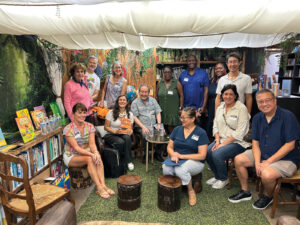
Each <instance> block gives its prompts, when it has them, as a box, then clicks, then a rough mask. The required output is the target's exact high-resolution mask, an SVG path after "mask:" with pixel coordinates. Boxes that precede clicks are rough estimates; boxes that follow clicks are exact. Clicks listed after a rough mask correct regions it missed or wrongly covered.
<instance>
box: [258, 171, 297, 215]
mask: <svg viewBox="0 0 300 225" xmlns="http://www.w3.org/2000/svg"><path fill="white" fill-rule="evenodd" d="M282 183H288V184H295V191H294V193H293V196H292V201H287V200H286V199H284V197H283V196H281V198H282V200H283V201H279V198H278V196H279V194H280V193H279V192H280V187H281V184H282ZM297 184H300V169H298V170H297V171H296V173H295V174H294V175H293V176H292V177H283V178H278V179H277V181H276V185H275V189H274V192H273V203H272V210H271V218H274V215H275V211H276V207H277V205H299V202H297V199H296V193H297ZM261 192H262V191H261Z"/></svg>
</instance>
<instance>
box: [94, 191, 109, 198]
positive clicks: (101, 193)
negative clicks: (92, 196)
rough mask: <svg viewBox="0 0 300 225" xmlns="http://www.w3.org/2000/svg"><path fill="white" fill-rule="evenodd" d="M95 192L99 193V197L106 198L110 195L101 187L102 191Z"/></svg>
mask: <svg viewBox="0 0 300 225" xmlns="http://www.w3.org/2000/svg"><path fill="white" fill-rule="evenodd" d="M96 194H97V195H99V196H100V197H101V198H104V199H107V198H109V197H110V195H109V194H108V193H107V192H106V191H105V190H103V189H102V191H101V192H100V191H96Z"/></svg>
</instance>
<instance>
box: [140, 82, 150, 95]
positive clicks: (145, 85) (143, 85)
mask: <svg viewBox="0 0 300 225" xmlns="http://www.w3.org/2000/svg"><path fill="white" fill-rule="evenodd" d="M142 87H147V88H148V92H149V93H150V87H149V85H148V84H141V85H140V87H139V91H140V90H141V88H142Z"/></svg>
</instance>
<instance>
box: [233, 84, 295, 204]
mask: <svg viewBox="0 0 300 225" xmlns="http://www.w3.org/2000/svg"><path fill="white" fill-rule="evenodd" d="M256 102H257V106H258V109H259V110H260V111H261V112H259V113H257V114H256V115H255V116H254V118H253V122H252V151H251V150H248V151H245V152H244V153H242V154H240V155H237V156H236V157H235V158H234V165H235V168H236V172H237V175H238V178H239V181H240V184H241V189H242V190H241V191H240V192H239V193H237V194H235V195H232V196H230V197H229V198H228V200H229V201H230V202H232V203H238V202H241V201H247V200H250V199H251V198H252V196H251V193H250V192H249V189H248V172H247V167H253V166H255V169H256V174H257V176H258V177H260V178H261V181H262V184H263V186H264V194H263V196H262V197H261V198H260V199H258V200H257V201H255V202H254V203H253V205H252V206H253V208H255V209H260V210H262V209H265V208H267V207H268V205H269V204H271V203H272V201H273V197H272V196H273V190H274V187H275V184H276V180H277V178H280V177H290V176H292V175H293V174H294V173H295V171H296V170H297V166H298V163H299V150H298V140H300V126H299V123H298V121H297V119H296V117H295V115H294V114H293V113H292V112H290V111H288V110H286V109H282V108H280V107H279V106H277V104H276V98H275V96H274V94H273V92H271V91H270V90H268V89H262V90H260V91H258V92H257V93H256Z"/></svg>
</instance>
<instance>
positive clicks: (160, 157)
mask: <svg viewBox="0 0 300 225" xmlns="http://www.w3.org/2000/svg"><path fill="white" fill-rule="evenodd" d="M154 159H156V160H157V161H158V162H163V161H165V160H164V158H163V157H162V156H161V155H160V154H158V153H154Z"/></svg>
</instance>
